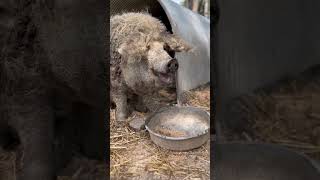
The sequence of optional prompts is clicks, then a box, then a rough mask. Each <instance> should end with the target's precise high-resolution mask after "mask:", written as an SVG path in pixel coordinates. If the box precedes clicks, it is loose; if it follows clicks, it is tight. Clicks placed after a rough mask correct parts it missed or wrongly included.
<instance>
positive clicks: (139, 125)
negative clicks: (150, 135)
mask: <svg viewBox="0 0 320 180" xmlns="http://www.w3.org/2000/svg"><path fill="white" fill-rule="evenodd" d="M144 124H145V119H144V118H140V117H139V118H138V117H137V118H134V119H133V120H131V121H130V123H129V125H130V127H131V128H132V129H133V130H135V131H141V130H143V129H144V128H145V126H144Z"/></svg>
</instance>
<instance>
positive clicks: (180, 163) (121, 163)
mask: <svg viewBox="0 0 320 180" xmlns="http://www.w3.org/2000/svg"><path fill="white" fill-rule="evenodd" d="M162 95H164V96H167V95H168V94H166V93H162ZM185 97H186V98H185V101H184V104H185V105H193V106H197V105H198V107H202V108H204V109H206V110H210V88H209V87H208V86H206V87H201V88H200V89H197V90H196V91H193V92H188V93H186V94H185ZM171 98H172V99H174V96H171ZM198 101H199V102H201V103H199V102H198ZM170 103H172V101H171V102H168V101H167V104H170ZM197 103H198V104H197ZM110 112H111V114H110V115H111V119H110V121H111V124H110V128H111V129H110V130H111V131H110V134H111V136H110V141H111V142H110V148H111V168H110V170H111V171H110V175H111V179H185V180H187V179H193V180H194V179H209V177H210V143H209V141H208V142H207V143H206V144H204V145H203V146H201V147H199V148H197V149H194V150H191V151H187V152H174V151H170V150H166V149H162V148H160V147H158V146H157V145H155V144H154V143H153V142H152V141H151V140H150V137H149V134H148V132H146V130H142V131H140V132H135V131H134V130H132V129H131V128H130V127H129V126H128V122H127V123H124V124H119V123H118V122H116V121H115V118H114V116H115V112H114V110H111V111H110ZM136 117H145V114H143V113H139V112H135V111H134V112H133V113H132V115H131V116H130V117H129V121H130V120H131V119H133V118H136Z"/></svg>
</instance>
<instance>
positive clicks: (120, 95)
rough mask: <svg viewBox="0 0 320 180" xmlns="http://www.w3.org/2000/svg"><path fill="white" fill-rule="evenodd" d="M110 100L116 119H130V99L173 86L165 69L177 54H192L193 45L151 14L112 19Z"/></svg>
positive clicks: (126, 14) (133, 13) (138, 102)
mask: <svg viewBox="0 0 320 180" xmlns="http://www.w3.org/2000/svg"><path fill="white" fill-rule="evenodd" d="M110 28H111V29H110V33H111V37H110V42H111V60H110V73H111V98H112V101H113V102H114V103H115V105H116V118H117V120H125V119H126V117H127V99H128V97H129V96H132V95H134V96H138V99H137V100H136V103H137V104H140V105H141V106H140V105H139V106H140V109H141V110H146V108H145V107H143V105H142V104H141V102H142V100H141V98H142V97H144V96H146V95H150V94H152V93H153V92H155V91H157V90H159V89H161V88H163V87H168V86H174V84H175V76H174V74H172V73H171V74H170V73H169V74H168V72H167V70H166V67H167V65H168V63H169V61H170V60H172V59H173V58H174V53H175V52H182V51H189V50H190V49H191V46H190V45H188V44H187V43H186V42H185V41H184V40H182V39H181V38H179V37H177V36H176V35H174V34H171V33H169V32H167V29H166V27H165V25H164V24H163V23H162V22H161V21H160V20H158V19H157V18H155V17H152V16H151V15H150V14H148V13H143V12H138V13H137V12H131V13H123V14H120V15H115V16H113V17H111V20H110Z"/></svg>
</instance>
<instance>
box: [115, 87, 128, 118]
mask: <svg viewBox="0 0 320 180" xmlns="http://www.w3.org/2000/svg"><path fill="white" fill-rule="evenodd" d="M114 102H115V104H116V120H117V121H126V119H127V117H128V107H127V95H126V94H125V93H121V94H118V95H115V96H114Z"/></svg>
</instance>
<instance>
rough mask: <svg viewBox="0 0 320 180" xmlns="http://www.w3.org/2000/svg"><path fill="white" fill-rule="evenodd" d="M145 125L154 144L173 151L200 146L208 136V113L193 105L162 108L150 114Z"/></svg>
mask: <svg viewBox="0 0 320 180" xmlns="http://www.w3.org/2000/svg"><path fill="white" fill-rule="evenodd" d="M145 126H146V129H147V130H148V131H149V134H150V138H151V140H152V141H153V142H154V143H155V144H157V145H158V146H160V147H162V148H165V149H170V150H174V151H187V150H191V149H194V148H197V147H200V146H201V145H203V144H204V143H205V142H206V141H207V140H208V139H209V137H210V134H209V131H210V115H209V113H208V112H206V111H204V110H202V109H200V108H195V107H178V106H174V107H166V108H163V109H161V110H159V111H157V112H156V113H154V114H152V115H151V116H150V117H149V118H148V119H147V120H146V125H145ZM164 130H165V131H164Z"/></svg>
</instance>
